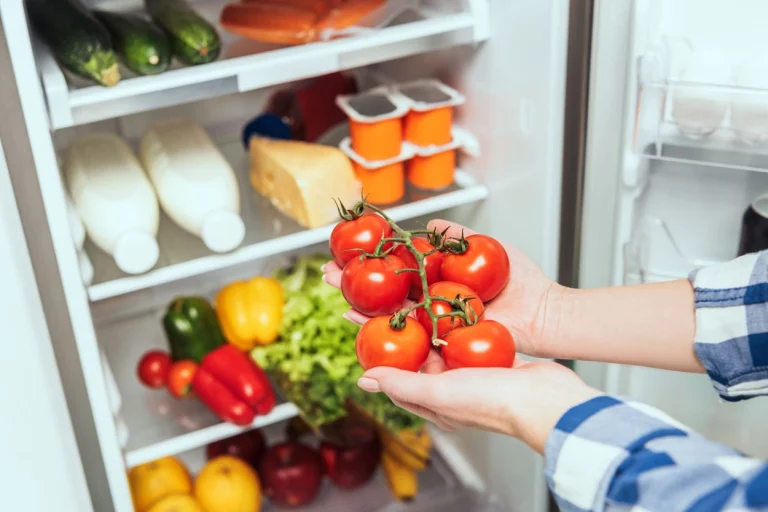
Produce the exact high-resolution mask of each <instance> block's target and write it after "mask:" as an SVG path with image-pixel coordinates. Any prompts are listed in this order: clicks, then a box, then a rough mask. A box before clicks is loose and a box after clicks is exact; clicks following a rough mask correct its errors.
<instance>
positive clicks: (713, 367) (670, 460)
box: [546, 252, 768, 512]
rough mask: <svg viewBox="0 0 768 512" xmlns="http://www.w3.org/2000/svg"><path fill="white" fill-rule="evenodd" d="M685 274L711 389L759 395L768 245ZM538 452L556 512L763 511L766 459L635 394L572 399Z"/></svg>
mask: <svg viewBox="0 0 768 512" xmlns="http://www.w3.org/2000/svg"><path fill="white" fill-rule="evenodd" d="M690 279H691V282H692V283H693V286H694V290H695V307H696V337H695V340H694V349H695V351H696V354H697V356H698V357H699V359H700V360H701V362H702V364H703V365H704V367H705V368H706V370H707V373H708V374H709V376H710V378H711V380H712V382H713V384H714V386H715V389H716V390H717V392H718V393H719V394H720V396H722V397H723V398H724V399H726V400H730V401H737V400H743V399H745V398H751V397H753V396H757V395H765V394H768V305H766V303H767V302H768V252H762V253H757V254H750V255H747V256H743V257H741V258H738V259H736V260H733V261H730V262H728V263H724V264H721V265H715V266H712V267H708V268H705V269H702V270H700V271H698V272H696V273H694V274H692V275H691V277H690ZM546 461H547V470H546V473H547V480H548V482H549V486H550V489H551V490H552V492H553V494H554V495H555V498H556V499H557V501H558V504H559V505H560V508H561V510H562V511H563V512H576V511H619V510H621V511H631V512H647V511H691V512H694V511H705V510H706V511H709V510H712V511H715V510H726V511H734V512H735V511H744V510H758V509H759V510H768V464H766V463H765V462H764V461H760V460H757V459H753V458H749V457H746V456H744V455H743V454H741V453H739V452H737V451H735V450H733V449H731V448H728V447H726V446H723V445H720V444H718V443H714V442H712V441H709V440H707V439H705V438H703V437H702V436H700V435H698V434H696V433H695V432H692V431H690V430H689V429H688V428H686V427H685V426H684V425H682V424H680V423H678V422H676V421H675V420H673V419H672V418H670V417H669V416H667V415H665V414H664V413H662V412H661V411H658V410H656V409H654V408H652V407H649V406H647V405H644V404H641V403H637V402H632V401H626V400H621V399H617V398H613V397H609V396H603V397H598V398H594V399H592V400H589V401H587V402H585V403H583V404H581V405H578V406H576V407H574V408H572V409H571V410H570V411H568V412H567V413H566V414H565V415H564V416H563V417H562V418H561V419H560V421H559V422H558V424H557V425H556V427H555V429H554V430H553V432H552V433H551V434H550V437H549V439H548V440H547V446H546Z"/></svg>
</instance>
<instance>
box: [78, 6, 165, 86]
mask: <svg viewBox="0 0 768 512" xmlns="http://www.w3.org/2000/svg"><path fill="white" fill-rule="evenodd" d="M93 14H95V15H96V18H98V20H99V21H100V22H102V23H103V24H104V26H105V27H107V30H109V34H110V36H112V43H113V44H114V47H115V51H117V54H118V55H119V56H120V57H121V58H122V60H123V62H124V63H125V65H126V66H128V68H129V69H130V70H131V71H134V72H135V73H138V74H140V75H154V74H156V73H162V72H163V71H165V70H166V69H168V66H169V65H170V63H171V43H170V42H169V41H168V38H167V37H166V35H165V33H164V32H163V31H162V30H160V29H159V28H158V27H157V26H156V25H155V24H154V23H152V22H151V21H149V20H148V19H146V18H144V17H143V16H140V15H138V14H124V13H117V12H106V11H94V13H93Z"/></svg>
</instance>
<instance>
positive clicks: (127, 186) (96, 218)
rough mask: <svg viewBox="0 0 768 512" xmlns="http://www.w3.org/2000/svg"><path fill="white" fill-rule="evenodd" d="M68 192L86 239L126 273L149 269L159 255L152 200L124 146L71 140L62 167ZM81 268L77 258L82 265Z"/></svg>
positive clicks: (117, 141) (99, 139)
mask: <svg viewBox="0 0 768 512" xmlns="http://www.w3.org/2000/svg"><path fill="white" fill-rule="evenodd" d="M64 173H65V176H66V181H67V187H68V188H69V193H70V196H71V198H72V201H73V203H74V205H75V207H76V209H77V213H78V215H79V217H80V219H82V221H83V224H85V229H86V231H87V232H88V236H89V237H90V238H91V240H93V243H94V244H96V246H97V247H99V248H100V249H101V250H103V251H104V252H106V253H108V254H110V255H112V256H113V257H114V259H115V263H116V264H117V266H118V268H120V270H122V271H123V272H126V273H128V274H140V273H143V272H146V271H147V270H149V269H151V268H152V267H153V266H154V265H155V263H157V259H158V256H159V249H158V246H157V242H156V241H155V236H156V235H157V228H158V225H159V222H160V212H159V208H158V205H157V198H156V197H155V192H154V190H153V189H152V185H151V184H150V182H149V179H147V175H146V174H145V173H144V170H143V169H142V167H141V164H140V163H139V160H138V159H137V158H136V155H134V153H133V151H132V150H131V148H130V147H129V146H128V144H127V143H126V142H125V141H124V140H123V139H121V138H120V137H118V136H116V135H110V134H98V135H90V136H87V137H83V138H81V139H78V140H76V141H75V142H74V143H73V144H72V145H71V146H70V148H69V150H68V151H67V155H66V158H65V163H64ZM82 265H84V263H83V259H82V258H81V266H82Z"/></svg>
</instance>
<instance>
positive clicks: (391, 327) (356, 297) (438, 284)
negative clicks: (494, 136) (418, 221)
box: [330, 204, 515, 371]
mask: <svg viewBox="0 0 768 512" xmlns="http://www.w3.org/2000/svg"><path fill="white" fill-rule="evenodd" d="M365 206H366V207H368V208H370V209H371V210H375V211H370V210H368V211H366V212H364V213H363V211H362V208H361V207H360V204H358V205H357V206H356V208H355V209H354V210H348V211H346V212H342V213H343V215H342V217H343V219H344V220H342V222H340V223H339V224H337V225H336V227H335V228H334V229H333V232H332V233H331V238H330V248H331V254H332V255H333V258H334V260H335V261H336V263H337V264H338V265H339V266H340V267H341V268H342V269H343V271H342V274H341V291H342V293H343V294H344V297H345V298H346V300H347V302H349V303H350V305H351V306H352V307H353V308H355V309H356V310H358V311H360V312H361V313H363V314H365V315H367V316H371V317H373V318H372V320H370V321H368V322H367V323H366V324H365V325H363V327H362V329H361V330H360V332H359V334H358V336H357V341H356V345H355V348H356V352H357V358H358V360H359V361H360V364H361V365H362V366H363V368H365V369H366V370H367V369H370V368H374V367H377V366H390V367H394V368H400V369H403V370H408V371H418V370H419V369H420V368H421V367H422V366H423V365H424V363H425V362H426V360H427V357H428V356H429V354H430V350H431V349H432V347H433V346H435V347H436V348H437V350H439V351H440V354H441V355H442V357H443V360H444V362H445V365H446V367H447V368H448V369H455V368H464V367H511V366H512V363H513V362H514V358H515V342H514V339H513V337H512V335H511V334H510V332H509V331H508V330H507V329H506V328H505V327H504V326H503V325H501V324H500V323H498V322H495V321H493V320H485V319H484V318H483V314H484V312H485V304H486V303H488V302H489V301H490V300H492V299H493V298H494V297H496V296H497V295H498V294H499V293H501V292H502V290H503V289H504V287H505V286H506V285H507V282H508V281H509V276H510V265H509V257H508V255H507V252H506V250H505V249H504V247H503V246H502V245H501V244H500V243H499V242H498V241H497V240H495V239H493V238H491V237H489V236H486V235H470V236H468V237H466V238H465V237H464V236H461V238H453V237H446V236H445V233H437V232H431V233H430V232H425V231H418V232H414V233H411V232H407V231H403V230H402V229H400V228H399V227H398V226H397V225H396V224H395V223H394V222H392V221H391V220H390V219H389V218H387V217H386V216H385V215H384V214H383V213H381V212H379V211H378V210H376V208H375V207H371V206H370V205H368V204H365ZM418 235H426V237H419V236H418ZM425 292H426V293H425ZM407 299H412V300H414V301H416V303H415V304H413V305H411V304H410V303H408V301H407ZM411 312H413V313H415V315H414V316H415V318H413V317H412V316H409V314H410V313H411ZM435 330H436V332H435Z"/></svg>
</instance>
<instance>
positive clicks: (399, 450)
mask: <svg viewBox="0 0 768 512" xmlns="http://www.w3.org/2000/svg"><path fill="white" fill-rule="evenodd" d="M379 439H381V445H382V447H383V450H384V452H386V453H388V454H389V455H390V456H391V457H394V458H395V459H397V460H398V461H399V462H400V463H401V464H403V465H405V466H407V467H409V468H411V469H413V470H415V471H423V470H424V469H426V468H427V464H428V463H429V459H428V457H421V456H420V455H419V452H421V451H422V450H421V449H419V450H418V452H417V451H414V450H411V449H410V446H409V445H407V444H405V443H404V442H403V440H402V439H400V438H398V437H397V436H395V435H394V434H392V433H391V432H390V431H389V430H387V429H385V428H380V429H379Z"/></svg>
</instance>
